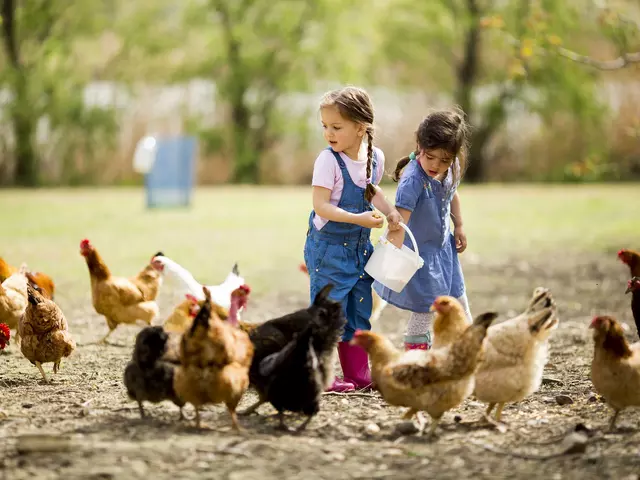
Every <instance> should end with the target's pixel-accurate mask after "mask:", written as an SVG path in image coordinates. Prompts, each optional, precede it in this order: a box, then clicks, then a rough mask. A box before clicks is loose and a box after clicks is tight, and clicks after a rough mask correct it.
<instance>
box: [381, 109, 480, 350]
mask: <svg viewBox="0 0 640 480" xmlns="http://www.w3.org/2000/svg"><path fill="white" fill-rule="evenodd" d="M416 137H417V149H416V150H415V151H414V152H412V153H411V154H410V155H409V156H407V157H404V158H402V159H401V160H400V161H399V162H398V165H397V167H396V170H395V173H394V180H395V181H399V184H398V190H397V192H396V209H397V210H398V212H399V213H400V215H401V216H402V218H403V220H404V223H405V224H406V225H407V226H408V227H409V229H410V230H411V232H412V233H413V234H414V236H415V238H416V243H417V244H418V250H419V252H420V256H421V257H422V258H423V259H424V266H423V267H422V268H420V269H419V270H418V271H417V272H416V274H415V275H414V276H413V277H412V278H411V280H410V281H409V283H408V284H407V285H406V286H405V288H404V289H403V290H402V291H401V292H400V293H396V292H394V291H393V290H390V289H388V288H386V287H385V286H384V285H382V284H380V283H379V282H375V283H374V287H373V288H374V289H375V291H376V292H377V293H378V294H379V295H380V297H381V298H383V299H384V300H386V301H387V302H389V303H390V304H392V305H395V306H396V307H399V308H402V309H404V310H409V311H410V312H411V317H410V318H409V323H408V325H407V330H406V332H405V338H404V342H405V349H407V350H409V349H414V348H417V349H422V350H427V349H429V348H430V347H431V333H430V329H431V322H432V320H433V317H434V316H435V313H433V312H430V307H431V305H432V304H433V301H434V300H435V299H436V297H438V296H440V295H450V296H452V297H455V298H457V299H458V300H459V301H460V303H461V304H462V306H463V307H464V309H465V312H466V314H467V316H468V317H469V318H471V313H470V311H469V304H468V302H467V297H466V294H465V286H464V277H463V275H462V268H461V267H460V263H459V261H458V253H462V252H463V251H464V250H465V249H466V247H467V239H466V236H465V234H464V230H463V227H462V214H461V212H460V198H459V196H458V192H457V188H458V185H459V183H460V179H461V177H462V175H463V173H464V170H465V166H466V162H465V153H466V149H467V142H468V127H467V124H466V123H465V120H464V113H463V112H462V111H460V110H457V109H454V110H441V111H434V112H432V113H431V114H429V115H428V116H427V117H426V118H425V119H424V120H423V121H422V123H420V126H419V127H418V131H417V132H416ZM405 167H406V168H405ZM403 170H404V171H403ZM450 219H451V220H453V225H454V228H453V232H451V226H450ZM388 239H389V241H390V242H391V243H393V244H394V245H396V246H397V247H400V246H401V245H402V244H403V243H404V244H405V245H407V246H408V247H409V248H411V249H413V245H412V244H411V240H410V239H409V238H408V236H407V238H405V235H404V229H400V230H396V231H394V232H389V234H388Z"/></svg>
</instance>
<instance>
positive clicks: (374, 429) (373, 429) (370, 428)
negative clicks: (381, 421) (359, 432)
mask: <svg viewBox="0 0 640 480" xmlns="http://www.w3.org/2000/svg"><path fill="white" fill-rule="evenodd" d="M364 431H365V432H367V434H369V435H375V434H376V433H380V427H379V426H378V425H377V424H375V423H370V424H368V425H367V426H366V427H364Z"/></svg>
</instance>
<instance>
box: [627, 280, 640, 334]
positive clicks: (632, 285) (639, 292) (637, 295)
mask: <svg viewBox="0 0 640 480" xmlns="http://www.w3.org/2000/svg"><path fill="white" fill-rule="evenodd" d="M630 292H631V313H632V314H633V320H634V321H635V322H636V331H637V332H638V336H640V277H633V278H632V279H631V280H629V282H628V283H627V290H626V291H625V292H624V293H625V294H626V293H630Z"/></svg>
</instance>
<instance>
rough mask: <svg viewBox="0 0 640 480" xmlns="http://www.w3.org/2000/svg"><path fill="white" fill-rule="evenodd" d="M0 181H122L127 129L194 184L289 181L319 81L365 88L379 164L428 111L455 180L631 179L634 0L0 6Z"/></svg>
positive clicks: (128, 173) (638, 32)
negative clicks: (189, 148) (445, 119)
mask: <svg viewBox="0 0 640 480" xmlns="http://www.w3.org/2000/svg"><path fill="white" fill-rule="evenodd" d="M1 15H2V19H1V22H2V23H1V25H0V29H1V32H2V44H1V47H0V64H1V68H0V102H1V103H0V112H1V116H0V185H17V186H35V185H56V186H75V185H94V184H102V185H132V184H140V183H142V181H143V179H142V177H141V176H140V175H137V174H135V173H134V171H133V169H132V156H133V152H134V150H135V147H136V144H137V142H138V141H139V140H140V138H142V137H143V136H145V135H147V134H154V135H158V136H163V135H183V134H189V135H195V136H196V138H197V139H198V153H197V157H198V158H197V160H198V161H197V176H196V178H197V182H198V183H199V184H220V183H251V184H256V183H261V184H308V183H309V182H310V178H311V173H312V165H313V160H314V159H315V156H316V155H317V152H318V150H319V149H320V148H322V147H323V140H322V136H321V133H320V129H319V119H318V113H317V105H318V100H319V98H320V96H321V94H322V93H323V92H324V91H325V90H327V89H330V88H335V87H338V86H340V85H344V84H357V85H359V86H363V87H365V88H366V89H367V90H368V91H369V93H370V94H371V96H372V99H373V102H374V105H375V108H376V127H377V132H376V142H377V144H378V145H379V146H380V147H381V148H382V149H383V150H384V151H385V153H386V155H387V158H388V161H387V170H390V169H391V168H392V167H393V165H394V164H395V159H396V158H399V157H400V156H402V155H404V154H406V152H407V151H409V150H410V149H411V148H412V147H413V132H414V131H415V129H416V127H417V125H418V123H419V121H420V120H421V118H422V117H423V116H424V115H425V113H426V112H427V110H428V108H431V107H439V106H448V105H451V104H454V103H455V104H458V105H460V106H462V108H463V109H464V110H465V111H466V112H467V113H468V115H469V117H470V121H471V124H472V126H473V128H474V135H473V138H472V149H471V152H470V160H471V164H470V169H469V171H468V174H467V178H466V181H467V182H481V181H514V182H516V181H517V182H522V181H555V182H593V181H618V180H633V179H636V180H637V179H639V178H640V63H639V62H640V53H638V52H639V51H640V3H638V1H637V0H619V1H613V0H612V1H608V2H605V1H595V0H572V1H563V0H510V1H503V0H447V1H445V0H429V1H422V2H420V1H414V0H369V1H367V0H280V1H276V0H189V1H187V0H185V1H177V0H136V1H124V0H85V1H83V2H70V1H67V0H29V1H18V0H5V1H3V2H2V12H1Z"/></svg>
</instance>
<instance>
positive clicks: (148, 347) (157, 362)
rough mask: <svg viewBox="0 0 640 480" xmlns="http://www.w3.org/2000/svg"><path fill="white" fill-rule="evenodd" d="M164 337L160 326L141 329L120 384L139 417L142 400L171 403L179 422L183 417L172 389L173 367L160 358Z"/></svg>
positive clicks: (141, 413)
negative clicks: (173, 405)
mask: <svg viewBox="0 0 640 480" xmlns="http://www.w3.org/2000/svg"><path fill="white" fill-rule="evenodd" d="M167 339H168V335H167V333H166V332H164V331H163V329H162V327H145V328H144V329H142V330H141V331H140V332H139V333H138V335H137V337H136V345H135V347H134V350H133V356H132V358H131V361H130V362H129V363H128V364H127V367H126V368H125V370H124V384H125V386H126V387H127V393H128V394H129V397H130V398H131V399H132V400H136V401H137V402H138V408H139V410H140V417H143V418H144V416H145V413H144V408H143V406H142V402H143V401H145V400H146V401H148V402H152V403H158V402H161V401H163V400H171V401H172V402H173V403H175V404H176V405H177V406H178V407H179V408H180V419H181V420H182V419H183V418H184V415H183V412H182V407H184V402H183V401H182V400H180V399H179V398H178V396H177V395H176V392H175V390H174V388H173V378H174V372H175V368H176V365H175V364H172V363H170V362H167V361H164V360H163V359H162V357H163V355H164V352H165V349H166V346H167Z"/></svg>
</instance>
